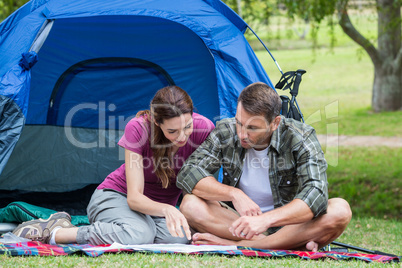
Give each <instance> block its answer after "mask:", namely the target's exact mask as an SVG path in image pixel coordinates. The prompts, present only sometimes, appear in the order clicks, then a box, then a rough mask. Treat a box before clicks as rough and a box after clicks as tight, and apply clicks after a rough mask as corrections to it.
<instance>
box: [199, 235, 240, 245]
mask: <svg viewBox="0 0 402 268" xmlns="http://www.w3.org/2000/svg"><path fill="white" fill-rule="evenodd" d="M193 244H203V245H235V244H236V242H235V241H233V240H228V239H224V238H220V237H218V236H216V235H213V234H209V233H195V234H194V235H193Z"/></svg>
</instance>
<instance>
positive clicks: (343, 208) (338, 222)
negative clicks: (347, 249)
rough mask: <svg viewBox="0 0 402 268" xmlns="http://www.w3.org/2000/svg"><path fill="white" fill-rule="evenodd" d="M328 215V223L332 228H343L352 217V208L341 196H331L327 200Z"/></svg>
mask: <svg viewBox="0 0 402 268" xmlns="http://www.w3.org/2000/svg"><path fill="white" fill-rule="evenodd" d="M327 212H328V216H329V218H330V221H329V222H328V224H330V225H331V226H332V227H334V228H342V229H345V228H346V226H347V225H348V224H349V222H350V220H351V219H352V210H351V209H350V206H349V203H348V202H347V201H346V200H344V199H342V198H332V199H330V200H328V211H327Z"/></svg>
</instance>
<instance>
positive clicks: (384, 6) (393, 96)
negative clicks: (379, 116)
mask: <svg viewBox="0 0 402 268" xmlns="http://www.w3.org/2000/svg"><path fill="white" fill-rule="evenodd" d="M398 2H399V1H395V0H377V13H378V48H377V49H376V48H375V47H374V45H373V44H372V43H371V42H370V41H368V40H367V39H366V38H365V37H364V36H362V35H361V34H360V33H359V32H358V31H357V30H356V29H355V28H354V26H353V24H352V22H351V21H350V19H349V16H348V13H347V3H348V1H347V0H340V1H339V6H338V11H339V17H340V18H339V24H340V26H341V27H342V29H343V31H344V32H345V33H346V34H347V35H348V36H349V37H350V38H352V40H353V41H355V42H356V43H357V44H359V45H360V46H362V47H363V48H364V50H366V52H367V53H368V54H369V56H370V58H371V60H372V61H373V64H374V84H373V98H372V108H373V110H374V111H375V112H381V111H397V110H401V109H402V47H401V23H402V20H401V8H400V5H399V3H398Z"/></svg>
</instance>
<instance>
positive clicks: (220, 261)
mask: <svg viewBox="0 0 402 268" xmlns="http://www.w3.org/2000/svg"><path fill="white" fill-rule="evenodd" d="M401 228H402V223H401V222H397V221H394V220H387V221H385V220H380V219H374V218H354V219H352V221H351V223H350V224H349V227H348V228H347V229H346V231H345V232H344V234H343V235H342V236H341V237H340V238H339V239H337V241H339V242H342V243H346V244H350V245H354V246H359V247H362V248H366V249H370V250H379V251H383V252H387V253H393V254H397V255H401V254H402V239H401V235H400V230H401ZM0 262H1V264H0V266H1V267H10V268H11V267H312V266H314V267H323V268H326V267H335V266H336V267H345V268H346V267H367V266H370V267H384V264H380V263H370V264H366V263H365V262H363V261H334V260H329V259H326V260H302V259H299V258H279V259H274V258H270V259H265V258H250V257H242V256H233V257H229V256H217V255H203V256H193V255H170V254H143V253H134V254H132V253H120V254H104V255H101V256H99V257H96V258H92V257H87V256H84V255H70V256H68V257H66V256H62V257H9V256H5V255H1V256H0ZM386 267H400V264H397V263H391V264H387V266H386Z"/></svg>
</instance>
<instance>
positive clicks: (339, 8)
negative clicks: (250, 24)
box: [243, 0, 402, 112]
mask: <svg viewBox="0 0 402 268" xmlns="http://www.w3.org/2000/svg"><path fill="white" fill-rule="evenodd" d="M249 1H250V0H249ZM262 1H265V2H269V3H272V1H271V0H258V1H255V2H262ZM352 2H353V1H352V0H278V3H281V4H283V5H285V6H286V8H287V14H288V16H289V17H294V16H298V17H301V18H302V19H305V18H308V19H309V20H310V21H311V22H312V23H314V24H315V25H316V26H317V25H319V24H320V22H321V21H322V20H323V19H325V18H327V17H329V18H332V16H333V15H335V14H336V15H337V17H338V23H339V25H340V26H341V27H342V29H343V31H344V32H345V33H346V34H347V35H348V36H349V37H350V38H351V39H352V40H353V41H354V42H356V43H357V44H358V45H359V46H361V47H362V48H363V49H364V50H365V51H366V52H367V54H368V55H369V57H370V58H371V61H372V62H373V64H374V83H373V98H372V108H373V110H374V111H375V112H381V111H397V110H400V109H402V46H401V24H402V20H401V4H402V0H376V1H374V0H366V1H363V2H365V3H368V4H372V5H375V7H376V10H377V14H378V39H377V47H375V45H374V44H373V43H372V42H371V41H369V40H368V39H367V38H366V37H364V36H363V35H362V34H361V33H360V32H359V31H358V30H357V29H356V28H355V27H354V25H353V23H352V22H351V20H350V18H349V15H348V11H349V9H350V7H351V5H352V4H353V3H352ZM354 2H356V1H354ZM243 13H245V11H244V9H243Z"/></svg>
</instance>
